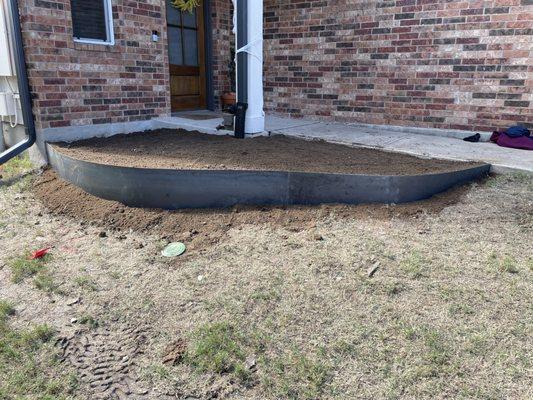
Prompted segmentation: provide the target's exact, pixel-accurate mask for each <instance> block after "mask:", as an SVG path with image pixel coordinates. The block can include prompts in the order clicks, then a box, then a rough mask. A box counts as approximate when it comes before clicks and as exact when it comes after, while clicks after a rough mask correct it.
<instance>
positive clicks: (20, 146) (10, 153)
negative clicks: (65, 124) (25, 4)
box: [0, 0, 37, 165]
mask: <svg viewBox="0 0 533 400" xmlns="http://www.w3.org/2000/svg"><path fill="white" fill-rule="evenodd" d="M9 4H10V7H8V13H9V16H10V17H11V21H12V23H13V42H14V45H15V49H14V50H15V68H16V72H17V83H18V88H19V94H20V104H21V107H22V115H23V119H24V121H23V122H24V127H25V130H26V135H27V138H26V139H25V140H23V141H21V142H19V143H17V144H16V145H15V146H13V147H11V148H9V149H8V150H6V151H4V152H3V153H2V154H0V165H1V164H4V163H5V162H7V161H9V160H10V159H12V158H13V157H15V156H17V155H19V154H20V153H22V152H23V151H24V150H27V149H29V148H30V147H31V146H32V145H33V144H34V143H35V140H36V139H37V134H36V132H35V122H34V120H33V112H32V100H31V94H30V85H29V82H28V74H27V72H26V61H25V58H24V45H23V42H22V29H21V27H20V15H19V8H18V1H17V0H9Z"/></svg>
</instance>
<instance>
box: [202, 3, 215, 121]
mask: <svg viewBox="0 0 533 400" xmlns="http://www.w3.org/2000/svg"><path fill="white" fill-rule="evenodd" d="M203 1H204V30H205V32H204V47H205V84H206V92H205V93H206V96H207V99H206V105H207V109H208V110H211V111H214V110H215V91H214V88H213V28H212V26H213V25H212V21H211V15H212V14H211V0H203Z"/></svg>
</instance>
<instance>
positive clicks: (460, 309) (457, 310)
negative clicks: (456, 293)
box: [448, 303, 475, 316]
mask: <svg viewBox="0 0 533 400" xmlns="http://www.w3.org/2000/svg"><path fill="white" fill-rule="evenodd" d="M448 312H449V313H450V315H451V316H461V315H474V314H475V311H474V309H473V308H472V307H470V306H469V305H468V304H464V303H454V304H451V305H450V306H449V307H448Z"/></svg>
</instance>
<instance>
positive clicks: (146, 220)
mask: <svg viewBox="0 0 533 400" xmlns="http://www.w3.org/2000/svg"><path fill="white" fill-rule="evenodd" d="M466 191H467V188H466V187H463V188H456V189H453V190H450V191H448V192H445V193H442V194H439V195H437V196H434V197H432V198H431V199H428V200H424V201H419V202H414V203H409V204H400V205H382V204H363V205H340V204H326V205H321V206H318V207H317V206H289V207H284V206H235V207H232V208H229V209H199V210H177V211H167V210H158V209H140V208H131V207H127V206H125V205H123V204H121V203H118V202H115V201H109V200H104V199H100V198H98V197H95V196H92V195H90V194H88V193H86V192H84V191H83V190H82V189H80V188H78V187H76V186H74V185H72V184H70V183H68V182H66V181H64V180H62V179H60V178H59V177H58V176H57V174H56V173H55V172H54V171H53V170H47V171H45V172H44V173H43V174H42V175H41V176H40V177H39V179H38V180H37V182H36V184H35V193H36V195H37V197H38V198H39V199H40V200H41V201H42V202H43V204H44V205H45V207H46V208H47V209H48V210H50V211H51V212H52V213H53V214H55V215H64V216H68V217H71V218H75V219H77V220H80V221H85V222H89V223H92V224H97V225H98V226H101V227H102V228H105V229H109V230H111V231H115V232H119V231H128V230H130V229H131V230H134V231H139V232H149V233H152V234H153V233H158V234H160V235H161V236H162V237H163V238H165V239H169V240H187V241H188V242H190V243H191V244H190V245H189V247H188V248H189V253H190V250H192V249H195V248H204V247H206V246H209V245H212V244H214V243H216V242H218V241H219V240H220V238H221V237H222V236H223V235H224V234H225V233H226V232H227V231H228V230H229V229H231V228H236V227H239V226H244V225H254V226H257V225H270V226H276V227H284V228H286V229H289V230H290V231H293V232H298V231H302V230H305V229H311V228H313V227H314V226H315V223H316V221H317V220H321V219H324V218H328V217H339V218H345V219H359V218H364V219H372V218H377V219H382V220H384V219H391V218H407V219H411V218H417V217H418V216H421V215H425V214H428V213H430V214H432V213H438V212H440V211H441V210H442V209H444V208H445V207H448V206H450V205H452V204H455V203H457V202H458V201H460V199H461V196H462V195H463V193H465V192H466Z"/></svg>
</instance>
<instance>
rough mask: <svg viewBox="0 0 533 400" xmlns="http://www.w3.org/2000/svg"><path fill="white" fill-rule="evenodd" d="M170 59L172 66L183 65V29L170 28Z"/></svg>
mask: <svg viewBox="0 0 533 400" xmlns="http://www.w3.org/2000/svg"><path fill="white" fill-rule="evenodd" d="M168 57H169V62H170V64H174V65H183V49H182V48H181V28H175V27H172V26H169V27H168Z"/></svg>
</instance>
